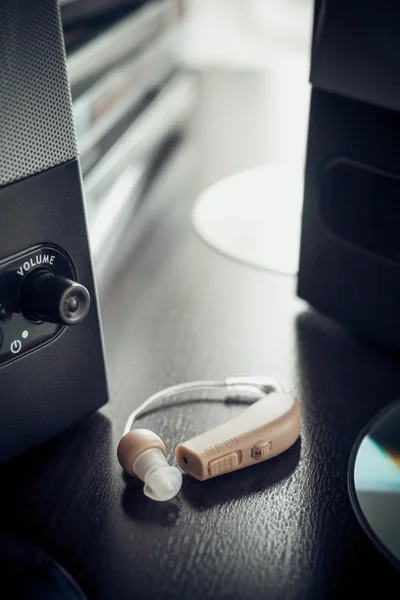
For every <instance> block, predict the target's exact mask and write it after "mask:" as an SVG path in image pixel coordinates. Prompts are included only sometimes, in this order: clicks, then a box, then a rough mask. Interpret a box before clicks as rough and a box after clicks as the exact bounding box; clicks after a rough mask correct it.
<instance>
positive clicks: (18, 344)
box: [10, 340, 22, 354]
mask: <svg viewBox="0 0 400 600" xmlns="http://www.w3.org/2000/svg"><path fill="white" fill-rule="evenodd" d="M21 348H22V344H21V342H20V340H14V341H13V342H12V343H11V345H10V350H11V352H12V353H13V354H18V352H20V351H21Z"/></svg>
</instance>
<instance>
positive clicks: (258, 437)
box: [176, 392, 301, 481]
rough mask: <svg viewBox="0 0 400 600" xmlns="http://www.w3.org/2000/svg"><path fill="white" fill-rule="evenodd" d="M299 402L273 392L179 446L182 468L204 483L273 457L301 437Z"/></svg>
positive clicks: (177, 452)
mask: <svg viewBox="0 0 400 600" xmlns="http://www.w3.org/2000/svg"><path fill="white" fill-rule="evenodd" d="M300 428H301V409H300V404H299V401H298V400H297V399H296V398H294V397H293V396H291V395H290V394H287V393H279V392H273V393H271V394H269V395H268V396H266V397H265V398H262V399H261V400H258V401H257V402H255V403H254V404H252V405H251V406H250V407H249V408H246V409H245V410H244V411H242V412H241V413H240V414H238V415H237V416H235V417H233V418H232V419H230V420H229V421H227V422H225V423H223V424H222V425H220V426H218V427H215V428H214V429H211V430H209V431H206V432H205V433H203V434H201V435H199V436H197V437H195V438H193V439H191V440H189V441H187V442H184V443H182V444H178V446H177V447H176V458H177V461H178V463H179V466H180V467H181V468H182V469H183V470H184V471H185V472H186V473H188V474H189V475H192V477H195V478H196V479H198V480H200V481H204V480H206V479H210V478H212V477H216V476H217V475H222V474H223V473H229V472H231V471H237V470H239V469H244V468H245V467H249V466H251V465H254V464H257V463H259V462H262V461H265V460H268V459H269V458H273V457H274V456H276V455H278V454H280V453H281V452H284V451H285V450H287V449H288V448H290V446H292V445H293V444H294V442H295V441H296V440H297V438H298V437H299V434H300Z"/></svg>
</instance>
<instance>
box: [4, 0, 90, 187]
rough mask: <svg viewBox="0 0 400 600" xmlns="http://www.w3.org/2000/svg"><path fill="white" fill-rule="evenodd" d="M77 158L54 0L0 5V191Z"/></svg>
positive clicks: (9, 1)
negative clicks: (6, 186) (24, 178)
mask: <svg viewBox="0 0 400 600" xmlns="http://www.w3.org/2000/svg"><path fill="white" fill-rule="evenodd" d="M77 154H78V151H77V145H76V138H75V129H74V122H73V116H72V109H71V97H70V89H69V84H68V77H67V71H66V60H65V49H64V41H63V33H62V27H61V21H60V16H59V9H58V4H57V0H0V186H3V185H6V184H8V183H11V182H13V181H16V180H18V179H22V178H23V177H27V176H29V175H33V174H35V173H38V172H40V171H43V170H45V169H48V168H50V167H53V166H55V165H58V164H61V163H63V162H66V161H68V160H70V159H72V158H75V157H76V156H77Z"/></svg>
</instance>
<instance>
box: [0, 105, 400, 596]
mask: <svg viewBox="0 0 400 600" xmlns="http://www.w3.org/2000/svg"><path fill="white" fill-rule="evenodd" d="M203 105H204V104H203ZM196 148H197V150H196ZM194 151H195V152H197V151H198V146H196V145H195V147H194ZM197 158H198V162H197V165H198V169H196V170H195V172H193V170H192V171H191V172H190V171H188V170H186V171H185V169H184V168H183V164H184V163H185V161H183V162H181V163H179V165H180V167H179V168H181V169H183V171H182V173H183V172H185V173H186V175H185V176H183V175H182V177H180V178H179V181H180V184H181V187H179V186H178V187H174V186H173V185H172V184H171V181H170V182H169V184H168V182H166V183H165V184H164V183H163V185H162V187H161V188H160V187H159V190H158V201H157V202H154V203H153V205H152V206H151V209H149V211H148V213H149V214H148V218H147V219H146V221H145V225H144V226H143V228H142V232H141V234H140V236H139V239H138V240H137V243H136V244H135V248H134V251H132V252H131V254H130V256H129V257H128V258H127V260H126V261H125V262H124V265H123V267H122V268H121V269H120V271H119V273H118V275H117V276H116V277H115V278H114V283H113V285H112V286H111V287H110V289H109V291H108V292H107V294H106V295H105V296H104V297H103V299H102V312H103V319H104V331H105V340H106V350H107V356H108V367H109V374H110V382H111V401H110V404H109V405H108V406H106V407H105V408H104V409H103V410H101V411H100V412H99V413H98V414H95V415H93V416H92V417H90V418H89V419H87V420H86V421H84V422H81V423H80V424H78V425H77V426H75V427H74V428H73V429H71V430H69V431H67V432H66V433H64V434H62V435H60V436H59V437H58V438H57V439H55V440H53V441H51V442H49V443H48V444H46V445H45V446H43V447H41V448H39V449H36V450H34V451H33V452H31V453H29V454H28V455H26V456H24V457H20V458H19V459H17V460H16V461H14V462H13V463H11V464H9V465H7V466H6V467H3V468H2V470H1V494H0V508H1V511H0V521H1V526H2V527H3V528H5V529H6V530H8V531H13V532H14V533H18V534H20V535H22V536H23V537H25V538H27V539H29V540H30V541H32V542H34V543H36V544H39V545H40V546H41V547H42V548H43V549H44V550H45V551H46V552H47V553H49V554H50V555H51V556H53V557H54V558H56V559H57V560H58V561H59V562H60V563H61V564H62V565H64V566H65V567H66V568H67V569H68V570H69V571H70V572H71V574H72V575H73V576H74V577H75V578H76V579H77V581H78V582H79V583H80V584H81V586H82V587H83V589H84V590H85V591H86V593H87V594H88V596H89V597H91V598H96V599H99V600H110V599H112V600H114V599H115V600H117V599H118V600H125V599H131V598H135V599H142V598H163V599H164V598H182V599H188V600H189V599H190V600H196V599H199V600H200V599H201V600H205V599H213V600H214V599H215V600H222V599H227V598H243V599H247V598H251V597H253V596H254V597H260V598H273V599H281V598H288V599H296V600H297V599H300V598H313V599H315V600H321V599H325V598H340V597H347V595H349V594H350V593H351V592H352V593H354V597H355V598H358V597H360V598H362V597H370V595H369V593H370V591H371V589H372V588H373V586H376V585H379V586H381V589H382V591H383V593H382V597H385V592H384V590H385V589H389V587H390V586H392V588H393V589H394V590H398V589H399V585H400V573H399V572H397V571H396V570H395V569H394V568H393V567H392V566H390V565H389V563H388V562H386V561H385V560H384V559H383V557H381V555H380V554H379V553H378V551H377V550H376V549H375V548H374V547H373V545H372V544H371V543H370V542H369V540H368V539H367V538H366V536H365V534H364V533H363V532H362V530H361V528H360V526H359V524H358V522H357V520H356V517H355V516H354V514H353V512H352V509H351V506H350V501H349V497H348V492H347V483H346V478H347V463H348V458H349V454H350V451H351V448H352V445H353V442H354V440H355V438H356V436H357V435H358V433H359V431H360V429H361V428H362V427H363V426H364V425H365V424H366V423H367V422H368V420H369V419H370V418H371V417H372V416H373V415H374V414H375V413H376V412H377V411H378V410H379V409H380V408H382V407H383V406H385V405H386V404H388V403H390V402H391V401H393V400H394V399H395V398H396V397H398V396H400V378H399V355H398V353H395V352H393V351H391V350H390V349H387V348H384V347H382V346H379V345H376V344H374V343H372V342H370V341H367V340H364V339H362V338H361V337H359V336H357V335H356V334H354V333H352V332H350V331H348V330H346V329H345V328H343V327H342V326H341V325H339V324H336V323H333V322H331V321H329V320H327V319H326V318H324V317H322V316H320V315H318V314H316V313H314V312H312V311H310V310H309V309H308V307H307V306H306V305H305V304H304V303H302V302H301V301H300V300H298V299H297V298H296V295H295V287H296V281H295V278H294V277H290V276H282V275H279V274H274V273H270V272H266V271H261V270H257V269H253V268H251V267H248V266H244V265H241V264H238V263H235V262H233V261H230V260H228V259H226V258H224V257H222V256H220V255H219V254H217V253H216V252H214V251H213V250H211V249H210V248H208V247H207V246H206V245H205V244H203V243H202V242H201V241H200V240H199V239H198V238H197V237H196V235H195V234H194V232H193V231H192V229H191V226H190V210H191V205H192V201H193V198H194V196H195V194H196V191H197V189H198V186H199V185H200V183H199V181H200V179H201V178H199V177H198V174H199V169H200V167H199V165H201V164H203V166H204V160H205V159H204V160H203V163H201V160H200V159H199V157H197ZM247 159H248V160H253V159H254V157H250V158H249V157H248V156H247ZM179 160H180V159H179ZM207 161H209V164H210V165H211V166H213V162H212V157H210V156H207ZM178 162H179V161H178ZM233 162H234V161H233ZM244 162H245V161H244ZM185 164H186V166H187V164H188V162H187V161H186V163H185ZM190 164H193V161H192V162H191V163H190ZM232 164H233V163H232ZM234 166H235V168H236V165H234ZM176 168H177V169H178V164H177V167H176ZM175 172H177V171H175ZM183 182H185V185H183ZM231 374H254V375H264V374H265V375H272V376H274V377H276V378H277V379H279V380H282V381H284V382H287V383H288V384H289V385H290V386H291V388H292V390H293V391H294V393H295V394H296V395H297V396H298V398H299V399H300V401H301V403H302V407H303V429H302V435H301V441H299V442H298V443H297V444H296V445H295V446H294V447H293V448H291V449H290V450H289V451H288V452H286V453H285V454H284V455H282V456H280V457H278V458H275V459H273V460H271V461H270V462H268V463H264V464H260V465H257V466H254V467H252V468H251V469H247V470H246V471H243V472H238V473H234V474H230V475H226V476H223V477H221V478H218V479H215V480H211V481H209V482H205V483H199V482H196V481H194V480H192V479H191V478H190V477H184V484H183V489H182V492H181V494H180V495H179V497H178V498H176V499H175V500H173V501H171V502H167V503H155V502H153V501H150V500H148V499H147V498H146V497H145V496H144V495H143V494H142V489H141V488H142V486H141V484H140V483H137V482H135V481H132V480H128V479H127V478H125V477H124V476H123V474H122V472H121V469H120V467H119V465H118V462H117V459H116V447H117V444H118V441H119V438H120V436H121V433H122V429H123V425H124V422H125V419H126V418H127V416H128V414H129V413H130V411H131V410H132V409H133V408H134V407H135V406H136V405H138V404H139V403H140V402H142V401H143V400H144V399H145V398H146V397H147V396H148V395H150V394H152V393H153V392H155V391H157V390H159V389H161V388H163V387H165V386H168V385H172V384H175V383H179V382H183V381H190V380H193V379H199V378H200V379H201V378H221V377H225V376H228V375H231ZM237 410H239V409H238V408H237V407H227V406H225V405H220V404H210V403H205V404H200V403H199V404H194V405H190V406H188V407H185V408H184V407H182V406H176V407H173V406H171V407H165V408H164V409H163V410H160V411H155V412H153V413H152V414H151V415H149V416H147V417H145V418H143V419H142V421H141V424H142V425H143V426H145V427H149V428H151V429H153V430H154V431H156V432H158V433H159V435H160V436H161V437H162V438H163V439H164V441H165V443H166V445H167V448H168V450H169V453H170V457H171V458H172V455H173V450H174V447H175V445H176V444H177V443H178V442H179V441H183V440H185V439H188V438H189V437H191V436H193V435H194V434H197V433H200V432H201V431H202V430H204V429H205V428H207V427H210V426H212V425H215V424H217V423H219V422H221V421H223V420H225V419H226V418H228V417H229V416H231V415H232V414H233V413H234V411H237Z"/></svg>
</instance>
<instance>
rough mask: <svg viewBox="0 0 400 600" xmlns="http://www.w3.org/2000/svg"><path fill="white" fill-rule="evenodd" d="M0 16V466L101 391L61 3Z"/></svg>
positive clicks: (1, 4)
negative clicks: (60, 10) (0, 463)
mask: <svg viewBox="0 0 400 600" xmlns="http://www.w3.org/2000/svg"><path fill="white" fill-rule="evenodd" d="M0 15H1V16H0V48H1V59H0V107H1V110H0V132H1V133H0V207H1V217H0V330H1V336H0V338H1V344H0V398H1V403H0V462H4V461H6V460H8V459H10V458H11V457H13V456H15V455H17V454H20V453H21V452H23V451H25V450H27V449H28V448H31V447H32V446H35V445H37V444H39V443H41V442H43V441H44V440H46V439H48V438H50V437H51V436H53V435H55V434H56V433H57V432H59V431H61V430H62V429H64V428H66V427H68V426H70V425H71V424H72V423H74V422H75V421H77V420H78V419H80V418H82V417H84V416H85V415H87V414H89V413H91V412H93V411H94V410H96V409H97V408H98V407H100V406H101V405H102V404H104V403H105V402H106V401H107V381H106V373H105V363H104V354H103V343H102V335H101V326H100V319H99V311H98V305H97V294H96V287H95V282H94V277H93V269H92V261H91V255H90V249H89V243H88V232H87V227H86V217H85V207H84V200H83V193H82V184H81V174H80V166H79V161H78V149H77V143H76V137H75V128H74V120H73V114H72V106H71V95H70V89H69V83H68V76H67V69H66V60H65V48H64V39H63V32H62V26H61V19H60V12H59V2H58V1H57V0H46V1H45V2H33V1H31V0H19V1H18V2H10V1H9V0H0ZM39 269H41V270H40V272H39ZM71 325H73V326H71Z"/></svg>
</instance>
